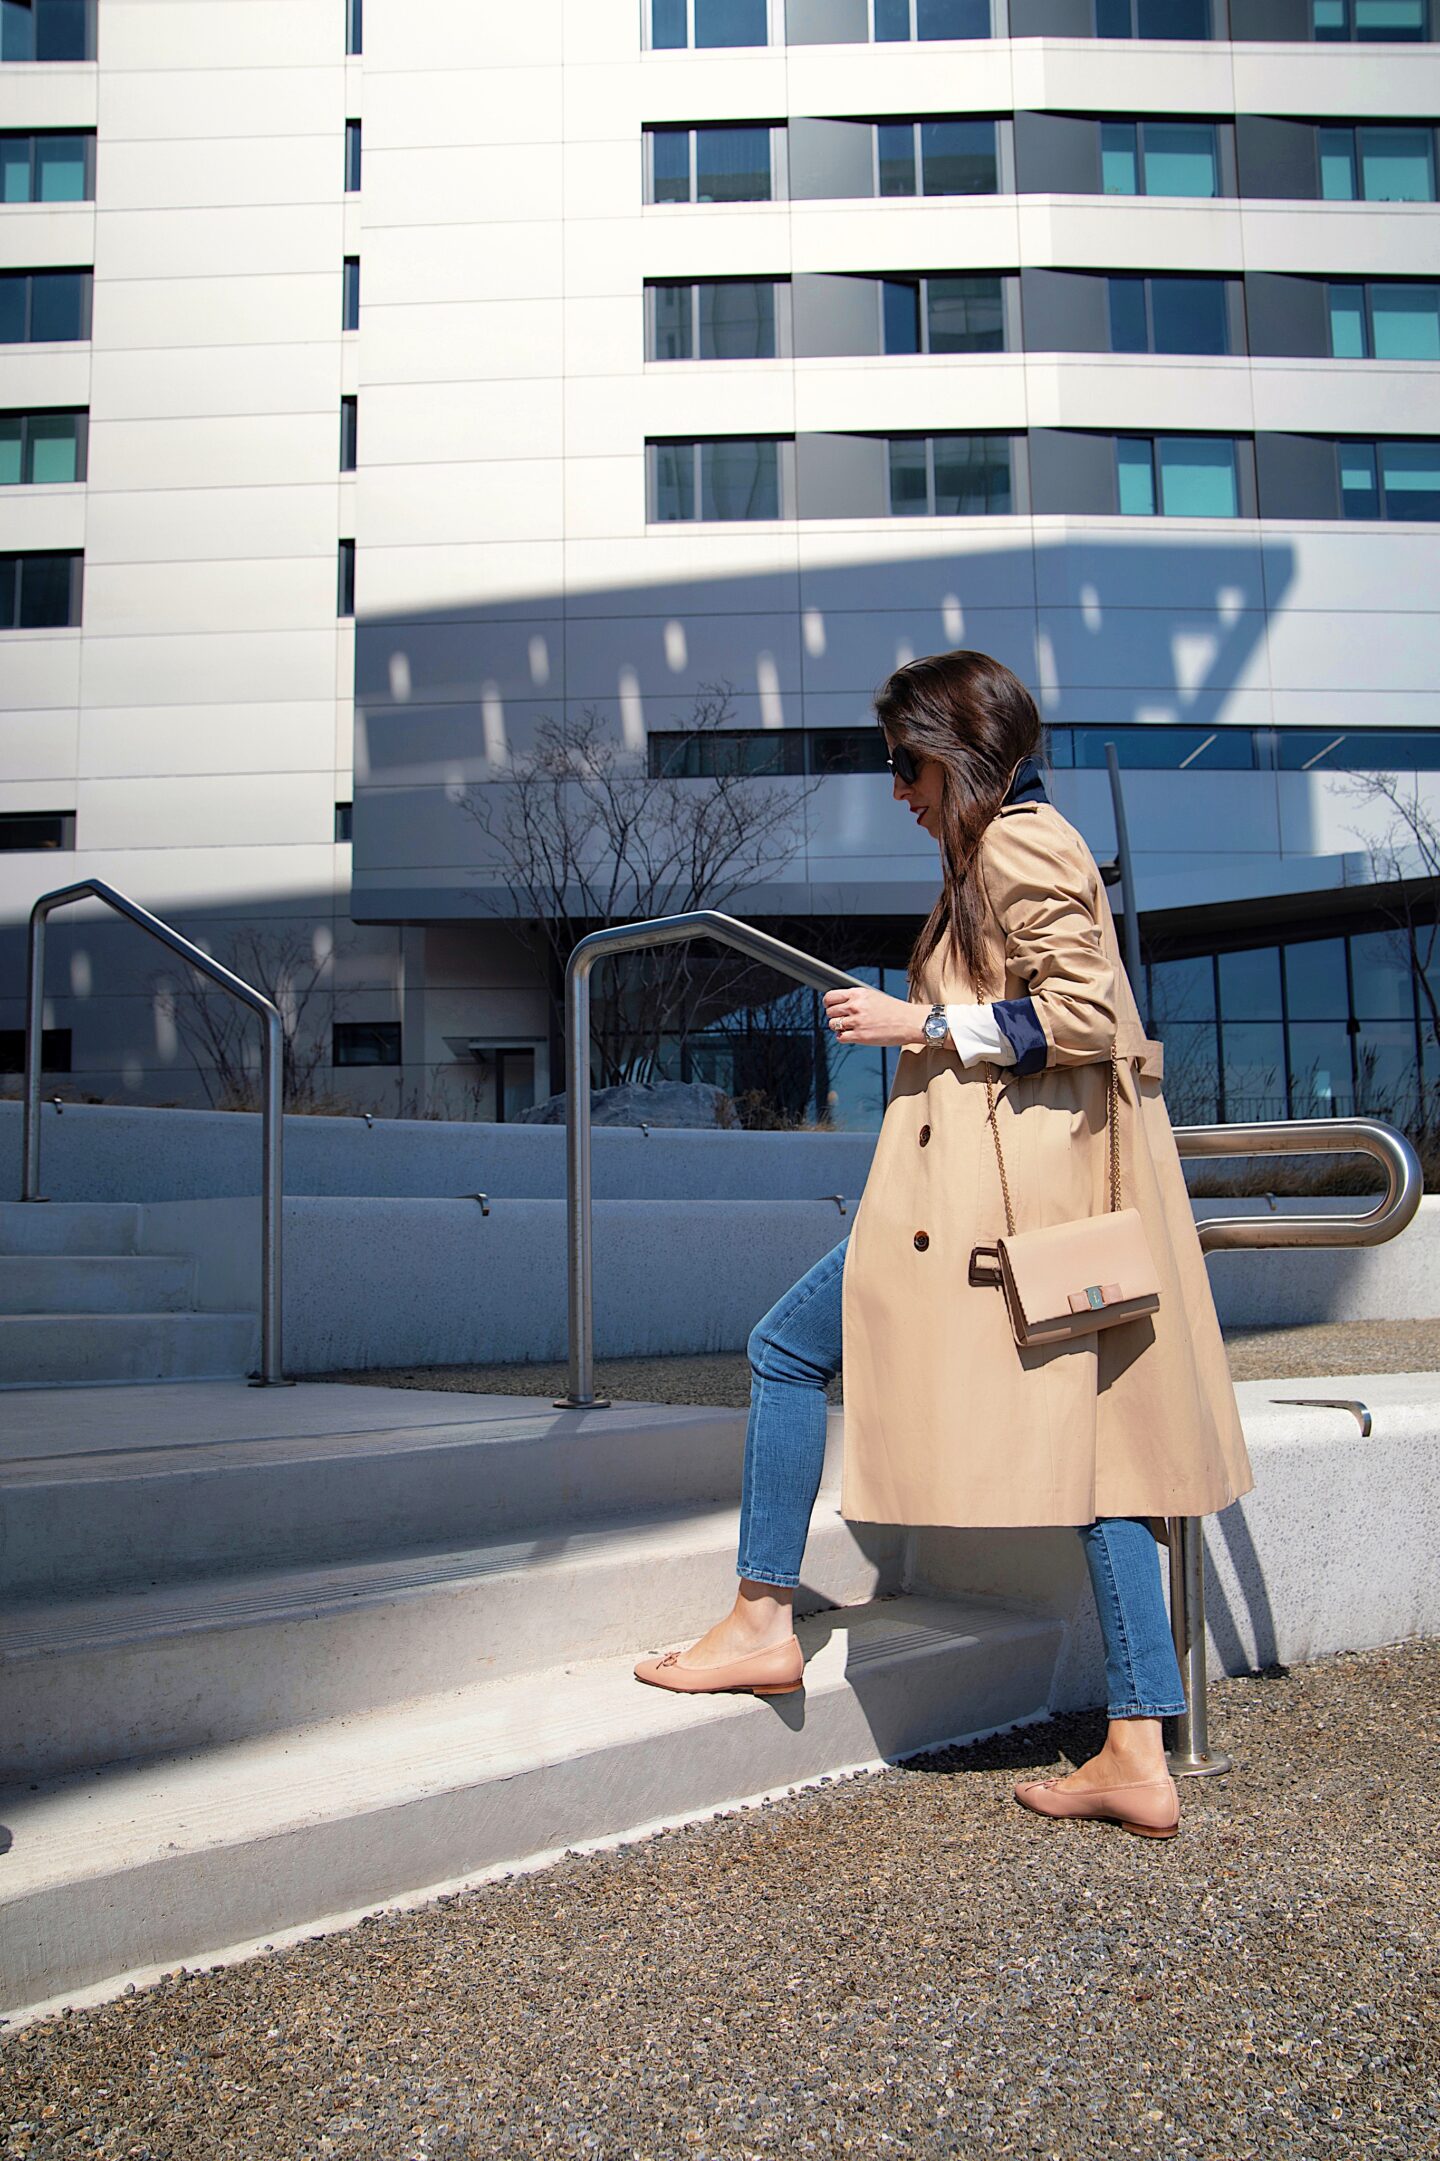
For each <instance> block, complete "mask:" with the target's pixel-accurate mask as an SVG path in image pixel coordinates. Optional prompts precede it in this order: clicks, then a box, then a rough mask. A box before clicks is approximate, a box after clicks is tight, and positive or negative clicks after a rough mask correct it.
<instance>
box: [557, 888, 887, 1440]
mask: <svg viewBox="0 0 1440 2161" xmlns="http://www.w3.org/2000/svg"><path fill="white" fill-rule="evenodd" d="M685 938H715V939H718V940H719V941H720V943H721V944H722V945H728V946H733V947H734V948H735V950H736V952H738V953H748V954H749V956H750V958H751V959H752V960H763V961H768V962H769V963H770V965H771V966H772V967H773V968H777V969H779V971H780V973H781V974H782V975H788V976H793V977H794V978H795V980H796V982H798V983H808V984H809V985H810V987H811V989H812V990H844V989H846V988H848V987H852V986H853V987H854V988H856V989H863V988H864V986H863V984H862V983H861V981H860V978H859V977H858V976H853V975H847V973H846V972H845V970H844V969H843V968H832V967H831V965H830V963H829V962H828V961H823V960H817V959H816V958H815V956H814V954H813V953H802V952H801V950H800V948H799V947H798V946H794V945H787V944H786V943H785V940H784V939H783V938H774V937H772V936H771V935H770V933H769V931H764V930H757V929H756V928H755V926H754V924H753V923H742V922H741V921H740V919H739V918H738V916H733V915H724V914H722V913H721V912H720V910H719V909H718V908H692V909H689V910H687V911H686V913H685V914H683V915H661V916H654V917H652V918H651V919H650V921H648V922H645V923H611V924H608V925H607V926H606V927H605V929H604V930H592V931H591V932H590V933H589V934H588V936H586V937H584V938H581V939H579V940H578V941H577V943H576V944H575V945H574V946H573V947H572V948H571V952H570V958H569V959H568V960H567V962H566V963H565V1179H566V1190H567V1196H568V1210H567V1213H568V1216H569V1271H568V1273H569V1321H568V1325H569V1337H570V1341H569V1354H570V1356H569V1363H570V1391H569V1394H568V1395H565V1396H556V1397H555V1398H554V1399H553V1400H554V1402H555V1404H556V1406H557V1408H559V1409H567V1410H577V1409H585V1410H600V1409H603V1408H604V1406H605V1402H606V1401H607V1400H608V1399H606V1398H601V1397H597V1396H596V1394H595V1310H594V1265H593V1253H592V1246H591V1210H590V1090H589V1087H588V1086H586V1087H584V1088H577V1087H576V1085H575V1080H576V1076H577V1074H580V1073H581V1072H583V1073H584V1075H585V1078H586V1081H587V1083H588V1081H589V1077H590V972H591V970H592V969H593V968H594V966H595V963H596V962H597V961H598V960H601V959H603V958H604V956H605V955H606V954H610V953H625V952H629V951H631V950H632V949H633V948H635V947H636V946H649V945H673V944H675V943H677V942H678V941H679V940H682V939H685Z"/></svg>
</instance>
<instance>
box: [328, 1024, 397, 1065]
mask: <svg viewBox="0 0 1440 2161" xmlns="http://www.w3.org/2000/svg"><path fill="white" fill-rule="evenodd" d="M331 1059H332V1062H333V1063H334V1064H335V1065H399V1063H400V1023H399V1021H398V1020H381V1021H373V1020H371V1021H366V1020H342V1021H337V1022H336V1023H335V1033H334V1038H333V1042H332V1045H331Z"/></svg>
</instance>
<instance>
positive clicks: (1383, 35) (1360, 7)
mask: <svg viewBox="0 0 1440 2161" xmlns="http://www.w3.org/2000/svg"><path fill="white" fill-rule="evenodd" d="M1355 35H1356V37H1357V38H1364V39H1366V40H1368V41H1373V42H1376V43H1379V42H1382V41H1383V42H1385V43H1389V42H1391V41H1393V40H1396V39H1419V38H1423V37H1424V36H1425V0H1355Z"/></svg>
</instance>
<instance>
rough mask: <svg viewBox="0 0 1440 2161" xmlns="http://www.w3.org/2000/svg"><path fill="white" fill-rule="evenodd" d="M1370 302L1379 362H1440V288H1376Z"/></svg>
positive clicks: (1372, 342) (1371, 291)
mask: <svg viewBox="0 0 1440 2161" xmlns="http://www.w3.org/2000/svg"><path fill="white" fill-rule="evenodd" d="M1331 289H1332V291H1333V290H1334V288H1333V287H1332V288H1331ZM1369 301H1370V326H1371V337H1370V346H1371V350H1372V351H1373V353H1374V355H1375V358H1376V359H1377V360H1440V285H1372V286H1371V287H1370V288H1369ZM1331 320H1332V322H1333V320H1334V317H1333V314H1332V317H1331Z"/></svg>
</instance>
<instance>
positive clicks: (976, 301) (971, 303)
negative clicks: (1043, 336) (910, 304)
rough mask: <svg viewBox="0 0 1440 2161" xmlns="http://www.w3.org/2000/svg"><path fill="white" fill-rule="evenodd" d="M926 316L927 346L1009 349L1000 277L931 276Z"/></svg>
mask: <svg viewBox="0 0 1440 2161" xmlns="http://www.w3.org/2000/svg"><path fill="white" fill-rule="evenodd" d="M925 319H926V346H927V349H928V350H929V351H930V352H932V353H1000V352H1003V351H1004V350H1005V303H1004V295H1003V290H1002V287H1001V282H1000V280H999V278H927V279H926V280H925ZM889 350H890V348H889V346H888V345H887V347H886V351H887V352H888V351H889Z"/></svg>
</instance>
